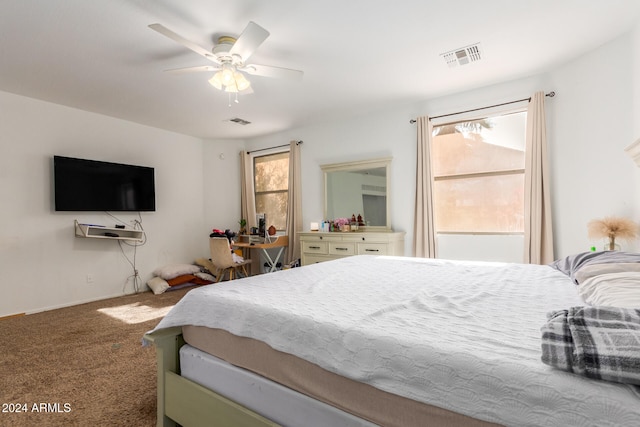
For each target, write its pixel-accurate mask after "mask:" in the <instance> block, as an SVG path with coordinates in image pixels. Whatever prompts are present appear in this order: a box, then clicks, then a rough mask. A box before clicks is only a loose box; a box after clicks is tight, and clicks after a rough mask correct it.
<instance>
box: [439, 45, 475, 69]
mask: <svg viewBox="0 0 640 427" xmlns="http://www.w3.org/2000/svg"><path fill="white" fill-rule="evenodd" d="M440 56H442V57H443V58H444V61H445V62H446V63H447V65H448V66H449V68H453V67H457V66H458V65H467V64H470V63H472V62H477V61H480V59H482V55H481V53H480V43H476V44H472V45H469V46H465V47H461V48H460V49H456V50H452V51H450V52H446V53H442V54H440Z"/></svg>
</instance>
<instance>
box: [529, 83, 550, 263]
mask: <svg viewBox="0 0 640 427" xmlns="http://www.w3.org/2000/svg"><path fill="white" fill-rule="evenodd" d="M544 96H545V95H544V92H536V93H535V94H534V95H533V97H532V98H531V102H530V103H529V108H528V110H527V147H526V153H525V162H526V164H525V174H524V187H525V188H524V220H525V225H524V227H525V228H524V262H525V263H529V264H548V263H550V262H553V260H554V256H553V228H552V224H551V194H550V190H549V181H550V177H549V162H548V160H547V135H546V124H545V113H544Z"/></svg>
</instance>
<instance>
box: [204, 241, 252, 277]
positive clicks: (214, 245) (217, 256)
mask: <svg viewBox="0 0 640 427" xmlns="http://www.w3.org/2000/svg"><path fill="white" fill-rule="evenodd" d="M209 247H210V248H211V262H212V263H213V265H214V266H215V268H216V273H215V274H216V283H218V282H219V281H221V280H222V278H223V277H224V275H225V274H226V273H227V271H228V272H229V280H233V279H234V278H235V276H236V275H237V273H238V269H240V270H242V273H243V274H244V276H245V277H246V276H248V274H247V270H246V268H245V265H246V264H248V263H250V262H251V260H246V259H245V260H243V261H242V262H235V261H234V260H233V256H232V255H231V248H230V247H229V239H227V238H226V237H211V238H209Z"/></svg>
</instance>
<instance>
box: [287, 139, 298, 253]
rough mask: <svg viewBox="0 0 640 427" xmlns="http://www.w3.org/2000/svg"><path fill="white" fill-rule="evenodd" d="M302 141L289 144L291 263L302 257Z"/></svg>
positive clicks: (289, 250)
mask: <svg viewBox="0 0 640 427" xmlns="http://www.w3.org/2000/svg"><path fill="white" fill-rule="evenodd" d="M300 142H301V141H291V143H290V144H289V198H288V202H287V235H288V236H289V246H288V247H287V256H286V258H285V260H286V262H287V263H288V264H289V263H291V262H293V261H295V260H297V259H300V242H299V240H298V233H299V232H301V231H302V197H301V195H302V189H301V188H302V182H301V179H300V175H301V171H300Z"/></svg>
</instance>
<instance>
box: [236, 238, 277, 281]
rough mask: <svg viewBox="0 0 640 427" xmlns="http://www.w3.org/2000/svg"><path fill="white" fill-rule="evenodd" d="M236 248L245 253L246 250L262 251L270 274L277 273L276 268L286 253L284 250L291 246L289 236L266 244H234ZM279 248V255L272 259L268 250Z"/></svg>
mask: <svg viewBox="0 0 640 427" xmlns="http://www.w3.org/2000/svg"><path fill="white" fill-rule="evenodd" d="M233 246H234V247H236V248H240V249H242V250H243V251H244V250H246V249H260V250H261V252H262V253H263V254H264V256H265V258H266V259H267V263H268V264H269V272H270V273H271V272H274V271H276V266H277V265H278V262H279V261H280V257H281V256H282V253H283V252H284V248H286V247H287V246H289V236H278V237H277V238H275V239H274V240H273V241H272V242H264V243H246V242H234V244H233ZM272 248H279V249H278V253H277V255H276V256H275V257H274V258H271V255H270V254H269V251H268V249H272Z"/></svg>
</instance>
